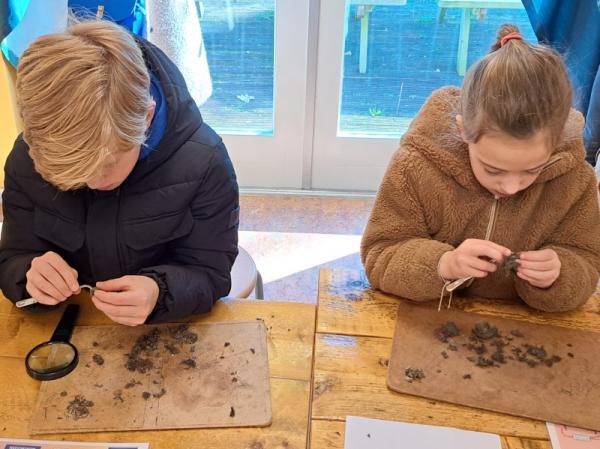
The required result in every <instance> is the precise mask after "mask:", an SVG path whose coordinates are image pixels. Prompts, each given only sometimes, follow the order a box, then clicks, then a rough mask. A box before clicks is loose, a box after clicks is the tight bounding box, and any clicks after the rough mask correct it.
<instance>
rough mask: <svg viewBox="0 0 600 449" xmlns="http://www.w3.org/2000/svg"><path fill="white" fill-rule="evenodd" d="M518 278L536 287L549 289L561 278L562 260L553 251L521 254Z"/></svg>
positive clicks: (545, 250) (544, 250) (543, 250)
mask: <svg viewBox="0 0 600 449" xmlns="http://www.w3.org/2000/svg"><path fill="white" fill-rule="evenodd" d="M518 264H519V267H518V269H517V276H518V277H520V278H521V279H523V280H525V281H527V282H529V283H530V284H531V285H533V286H534V287H538V288H548V287H550V286H551V285H552V284H554V281H556V280H557V279H558V276H560V267H561V265H560V259H559V258H558V254H556V251H554V250H553V249H540V250H538V251H523V252H522V253H519V260H518Z"/></svg>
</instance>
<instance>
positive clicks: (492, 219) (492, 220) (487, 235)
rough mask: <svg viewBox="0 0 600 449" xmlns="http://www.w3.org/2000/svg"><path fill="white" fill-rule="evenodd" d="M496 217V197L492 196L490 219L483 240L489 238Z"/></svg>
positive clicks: (494, 225)
mask: <svg viewBox="0 0 600 449" xmlns="http://www.w3.org/2000/svg"><path fill="white" fill-rule="evenodd" d="M496 218H498V198H497V197H494V202H493V203H492V208H491V209H490V219H489V221H488V225H487V229H486V231H485V240H489V239H490V238H491V237H492V233H493V232H494V228H495V227H496Z"/></svg>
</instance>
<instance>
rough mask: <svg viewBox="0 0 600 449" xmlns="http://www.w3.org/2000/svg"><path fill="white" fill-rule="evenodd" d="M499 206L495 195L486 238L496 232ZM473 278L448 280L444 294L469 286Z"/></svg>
mask: <svg viewBox="0 0 600 449" xmlns="http://www.w3.org/2000/svg"><path fill="white" fill-rule="evenodd" d="M498 206H499V205H498V198H497V197H494V202H493V203H492V207H491V209H490V218H489V220H488V225H487V229H486V230H485V240H489V239H490V238H491V237H492V233H493V232H494V228H495V227H496V220H497V218H498ZM473 280H474V278H473V276H469V277H466V278H461V279H457V280H455V281H452V282H447V283H446V284H445V285H444V287H443V289H442V296H443V295H444V291H447V292H448V293H452V292H453V291H454V290H456V289H457V288H458V287H461V286H463V285H465V284H466V285H467V287H468V286H470V285H471V283H472V282H473ZM440 305H441V301H440Z"/></svg>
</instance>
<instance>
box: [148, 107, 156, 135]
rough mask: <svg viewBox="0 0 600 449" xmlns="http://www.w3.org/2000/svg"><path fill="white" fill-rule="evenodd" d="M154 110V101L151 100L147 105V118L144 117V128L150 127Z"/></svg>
mask: <svg viewBox="0 0 600 449" xmlns="http://www.w3.org/2000/svg"><path fill="white" fill-rule="evenodd" d="M155 110H156V101H154V100H152V102H151V103H150V105H149V106H148V118H147V119H146V129H148V128H150V124H151V123H152V119H153V118H154V111H155Z"/></svg>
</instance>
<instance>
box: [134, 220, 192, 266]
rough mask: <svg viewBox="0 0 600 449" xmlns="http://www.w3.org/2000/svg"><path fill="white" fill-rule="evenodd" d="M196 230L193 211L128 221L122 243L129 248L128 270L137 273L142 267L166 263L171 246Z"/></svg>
mask: <svg viewBox="0 0 600 449" xmlns="http://www.w3.org/2000/svg"><path fill="white" fill-rule="evenodd" d="M193 227H194V219H193V217H192V212H191V210H190V209H185V210H182V211H178V212H174V213H170V214H165V215H158V216H155V217H149V218H144V219H143V220H131V221H127V222H125V223H124V224H123V240H124V243H125V245H126V246H127V249H128V250H127V255H126V264H127V266H128V271H130V272H131V273H136V272H138V271H139V270H140V269H141V268H145V267H148V266H152V265H159V264H163V263H167V262H168V261H167V260H166V257H167V250H168V248H169V244H173V242H174V241H175V240H177V239H180V238H182V237H185V236H186V235H188V234H189V233H190V232H192V228H193Z"/></svg>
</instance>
